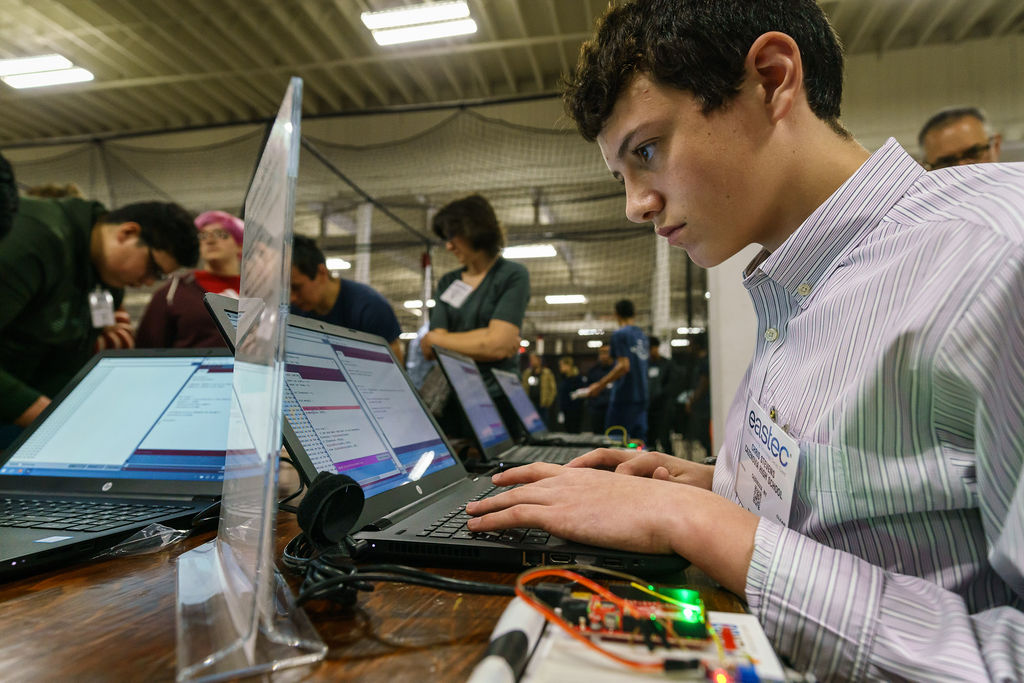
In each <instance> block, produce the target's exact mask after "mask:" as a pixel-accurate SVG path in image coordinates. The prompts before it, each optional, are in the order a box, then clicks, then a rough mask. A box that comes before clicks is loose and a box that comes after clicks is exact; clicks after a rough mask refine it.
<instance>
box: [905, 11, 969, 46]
mask: <svg viewBox="0 0 1024 683" xmlns="http://www.w3.org/2000/svg"><path fill="white" fill-rule="evenodd" d="M957 2H958V0H945V1H944V2H942V3H939V4H941V5H942V6H941V7H940V8H936V10H935V13H934V14H932V18H931V21H929V22H928V23H927V24H925V27H924V30H922V31H921V33H920V34H919V35H918V37H917V42H916V43H914V45H915V47H922V46H924V45H927V44H928V41H929V40H930V39H931V37H932V35H933V34H934V33H935V31H936V30H937V29H938V28H939V26H941V25H942V22H943V21H945V20H946V17H948V16H949V14H950V10H951V9H952V8H953V7H954V6H955V5H956V4H957Z"/></svg>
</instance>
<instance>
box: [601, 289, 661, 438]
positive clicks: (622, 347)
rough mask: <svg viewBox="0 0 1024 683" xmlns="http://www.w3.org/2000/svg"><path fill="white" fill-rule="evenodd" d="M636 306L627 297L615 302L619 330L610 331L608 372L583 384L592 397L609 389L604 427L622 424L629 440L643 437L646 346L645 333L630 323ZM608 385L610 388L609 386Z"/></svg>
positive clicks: (645, 424)
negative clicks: (612, 332) (609, 363)
mask: <svg viewBox="0 0 1024 683" xmlns="http://www.w3.org/2000/svg"><path fill="white" fill-rule="evenodd" d="M635 317H636V309H635V308H634V307H633V302H632V301H630V300H629V299H622V300H621V301H616V302H615V319H616V320H617V321H618V323H619V329H618V330H616V331H615V333H614V334H612V339H611V344H610V347H611V356H612V360H614V361H615V365H614V366H612V369H611V371H610V372H609V373H608V374H606V375H605V376H604V377H602V378H601V379H599V380H598V381H596V382H594V383H593V384H591V385H590V386H589V387H587V396H589V397H591V398H593V397H595V396H597V395H599V394H600V393H601V392H602V391H605V390H606V389H607V390H608V391H610V392H611V395H610V397H609V399H608V412H607V414H606V415H605V428H606V429H607V428H609V427H618V426H621V427H625V428H626V432H627V433H628V434H629V437H630V438H631V439H640V440H643V439H646V438H647V400H648V399H647V360H648V358H649V357H650V345H649V343H648V341H647V335H646V334H644V331H643V330H641V329H640V328H639V327H637V326H636V325H634V324H633V319H634V318H635ZM609 385H611V388H610V389H609Z"/></svg>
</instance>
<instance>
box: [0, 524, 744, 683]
mask: <svg viewBox="0 0 1024 683" xmlns="http://www.w3.org/2000/svg"><path fill="white" fill-rule="evenodd" d="M297 532H298V527H297V525H296V523H295V517H294V516H293V515H290V514H286V513H281V514H280V515H279V517H278V529H277V539H278V556H280V551H281V549H282V548H283V547H284V544H285V543H286V542H287V541H288V539H290V538H291V537H292V536H293V535H294V534H295V533H297ZM211 538H213V533H212V532H207V533H205V534H201V535H199V536H197V537H194V538H190V539H187V540H186V541H184V542H182V543H180V544H178V545H177V546H174V547H172V548H170V549H167V550H164V551H161V552H159V553H155V554H151V555H142V556H136V557H124V558H117V559H112V560H107V561H101V562H92V563H86V564H80V565H76V566H74V567H70V568H67V569H64V570H58V571H52V572H49V573H46V574H41V575H39V576H35V577H32V578H26V579H22V580H19V581H12V582H9V583H4V584H0V680H4V681H17V682H19V683H25V682H28V681H76V682H78V681H147V682H148V681H171V680H174V675H175V620H174V611H175V582H176V568H175V563H176V560H177V558H178V556H179V555H181V554H182V553H183V552H185V551H186V550H189V549H190V548H193V547H195V546H197V545H200V544H201V543H204V542H206V541H209V540H210V539H211ZM443 571H444V573H445V574H448V575H452V576H456V577H458V578H464V579H473V580H478V581H488V582H492V583H506V584H507V583H511V582H512V581H513V579H514V576H513V575H511V574H506V573H499V572H471V571H455V570H443ZM686 581H687V583H690V584H693V585H696V586H698V587H700V588H701V590H702V593H703V594H704V596H705V601H706V603H707V606H708V609H714V610H723V611H737V610H740V609H742V607H741V603H740V602H739V600H737V598H736V597H735V596H733V595H732V594H731V593H727V592H725V591H724V590H721V589H716V588H714V587H713V586H711V584H710V582H709V581H708V580H707V579H706V577H704V576H703V575H702V574H701V573H700V572H698V571H696V570H693V569H691V570H689V571H688V572H687V576H686ZM296 583H297V582H296ZM294 588H295V584H293V589H294ZM508 601H509V598H507V597H493V596H481V595H468V594H457V593H448V592H443V591H437V590H433V589H430V588H422V587H417V586H407V585H402V584H378V586H377V589H376V590H375V591H374V592H372V593H361V594H360V597H359V603H358V605H357V606H356V607H355V608H354V609H350V610H345V609H342V608H340V607H336V606H334V605H332V604H330V603H324V602H314V603H310V604H309V605H307V606H306V611H307V613H308V614H309V616H310V619H311V620H312V622H313V624H314V625H315V626H316V628H317V630H318V631H319V633H320V635H321V637H322V638H323V639H324V642H326V643H327V645H328V646H329V652H328V655H327V661H326V662H323V663H322V664H320V665H319V666H317V667H316V668H314V669H312V670H306V671H304V672H302V676H303V677H304V678H305V679H307V680H314V681H327V680H333V681H337V680H375V681H376V680H380V681H388V683H394V682H396V681H406V680H414V681H435V680H444V681H459V680H464V679H465V678H466V677H468V675H469V673H470V671H471V670H472V669H473V666H474V665H475V664H476V662H477V661H478V660H479V659H480V658H481V656H482V655H483V653H484V650H485V649H486V647H487V641H488V638H489V636H490V633H491V630H492V629H493V628H494V625H495V623H496V622H497V620H498V617H499V616H500V615H501V613H502V610H504V608H505V605H506V604H507V603H508Z"/></svg>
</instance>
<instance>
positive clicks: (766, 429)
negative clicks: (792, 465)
mask: <svg viewBox="0 0 1024 683" xmlns="http://www.w3.org/2000/svg"><path fill="white" fill-rule="evenodd" d="M747 424H748V425H749V427H750V429H751V430H752V431H753V432H754V435H755V436H757V438H758V439H759V440H760V441H761V443H763V444H764V446H765V448H767V449H768V451H769V452H771V454H772V455H773V456H775V457H776V458H778V459H779V464H780V465H782V466H783V467H785V466H786V465H788V464H789V449H788V448H786V447H785V446H783V445H782V444H780V443H779V440H778V439H777V438H776V437H775V435H774V431H775V427H774V426H773V425H768V424H765V423H763V422H761V418H759V417H758V416H757V415H755V414H754V411H753V410H751V411H750V415H749V416H748V417H747Z"/></svg>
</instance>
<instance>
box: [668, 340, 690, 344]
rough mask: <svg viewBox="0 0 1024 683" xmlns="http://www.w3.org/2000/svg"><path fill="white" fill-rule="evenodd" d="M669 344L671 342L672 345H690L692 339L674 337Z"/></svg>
mask: <svg viewBox="0 0 1024 683" xmlns="http://www.w3.org/2000/svg"><path fill="white" fill-rule="evenodd" d="M669 344H671V345H672V346H689V345H690V340H689V339H673V340H672V341H670V342H669Z"/></svg>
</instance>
